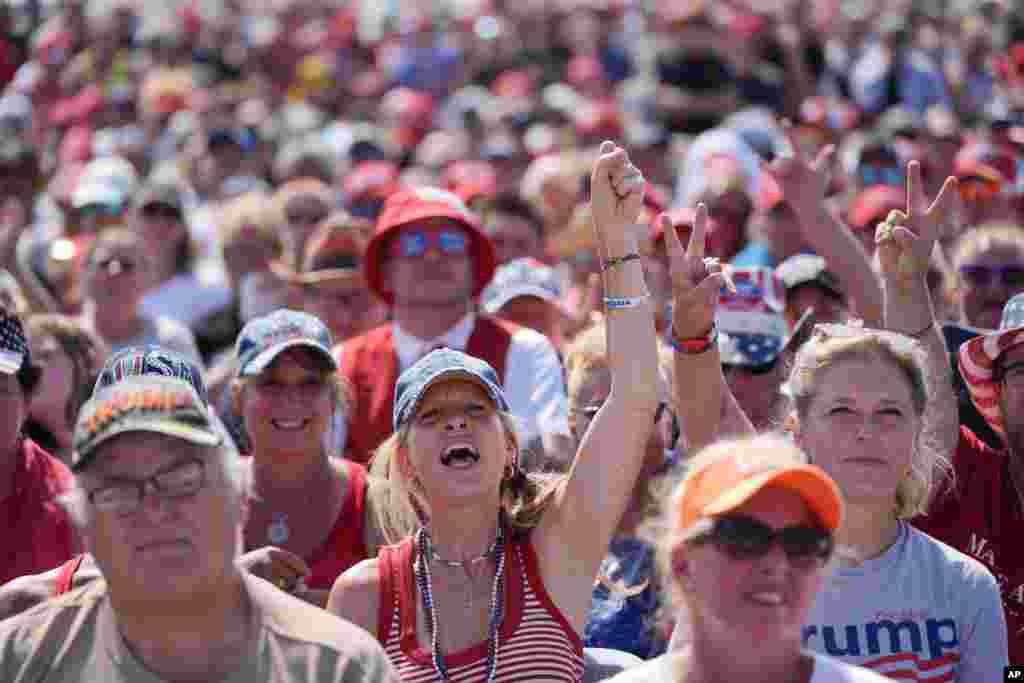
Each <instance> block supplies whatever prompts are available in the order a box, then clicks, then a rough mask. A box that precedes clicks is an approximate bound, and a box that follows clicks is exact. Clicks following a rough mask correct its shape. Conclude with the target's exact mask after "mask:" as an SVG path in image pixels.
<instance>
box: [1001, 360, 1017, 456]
mask: <svg viewBox="0 0 1024 683" xmlns="http://www.w3.org/2000/svg"><path fill="white" fill-rule="evenodd" d="M997 367H998V372H999V374H1000V375H1001V380H1000V383H1001V385H1002V390H1003V391H1002V400H1001V406H1000V408H1001V410H1002V412H1003V424H1005V425H1006V438H1007V441H1008V445H1009V447H1010V449H1011V450H1012V451H1013V452H1014V453H1024V345H1017V346H1011V347H1010V348H1009V349H1007V350H1006V351H1003V353H1002V354H1000V355H999V358H998V360H997Z"/></svg>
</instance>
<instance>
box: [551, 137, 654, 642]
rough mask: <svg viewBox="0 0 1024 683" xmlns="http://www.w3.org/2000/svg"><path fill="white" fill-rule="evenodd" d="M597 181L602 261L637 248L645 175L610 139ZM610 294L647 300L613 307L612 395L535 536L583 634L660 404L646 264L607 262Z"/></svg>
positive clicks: (555, 587) (560, 598)
mask: <svg viewBox="0 0 1024 683" xmlns="http://www.w3.org/2000/svg"><path fill="white" fill-rule="evenodd" d="M591 185H592V192H593V195H592V198H591V202H592V205H593V208H594V211H593V213H594V228H595V230H596V232H597V236H598V241H599V243H600V244H601V246H602V251H603V254H602V257H603V258H604V259H609V258H619V257H623V256H625V255H627V254H636V253H638V251H639V250H638V244H637V237H636V235H635V234H634V232H633V231H632V224H633V223H634V221H635V219H636V216H637V214H638V213H639V210H640V204H641V201H642V198H643V176H641V175H640V174H639V171H637V170H636V169H635V167H633V166H632V164H630V163H629V159H628V157H627V156H626V152H625V150H622V149H618V148H615V146H614V145H612V143H609V142H606V143H604V145H602V149H601V157H600V158H599V159H598V160H597V162H595V164H594V172H593V180H592V183H591ZM605 293H606V296H609V297H619V298H623V299H628V298H639V300H638V301H635V302H634V303H635V305H626V306H624V307H619V308H614V309H611V308H610V309H609V310H608V320H607V334H608V366H609V368H610V370H611V375H612V388H611V393H610V394H609V396H608V399H607V400H606V401H605V403H604V406H603V407H602V408H601V409H600V411H598V413H597V416H596V417H595V418H594V421H593V422H592V423H591V426H590V428H589V429H588V430H587V434H586V436H585V437H584V438H583V442H582V444H581V445H580V448H579V451H578V452H577V454H576V458H575V460H574V462H573V464H572V466H571V468H570V470H569V474H568V477H567V479H566V481H565V482H564V483H563V484H562V486H561V487H560V489H559V490H558V491H557V493H556V494H555V497H554V500H553V502H552V504H551V507H550V508H549V509H548V510H547V512H546V513H545V515H544V517H543V518H542V520H541V522H540V524H539V525H538V527H537V529H536V530H535V532H534V535H533V539H534V544H535V547H536V549H537V554H538V558H539V561H540V568H541V573H542V576H543V578H544V581H545V583H546V584H547V586H548V590H549V591H550V593H551V595H552V596H553V597H554V599H555V602H556V603H557V604H558V606H559V607H560V608H561V609H562V610H563V611H564V612H565V613H566V616H567V617H568V618H569V621H570V623H572V624H573V626H574V627H575V628H576V629H577V631H578V632H582V628H583V625H584V621H585V617H586V611H587V608H588V607H589V605H590V596H591V586H592V584H593V581H594V576H595V575H596V574H597V569H598V567H599V566H600V563H601V560H602V559H603V558H604V556H605V554H606V553H607V550H608V542H609V541H610V540H611V537H612V534H613V533H614V531H615V529H616V528H617V527H618V524H619V520H620V518H621V517H622V513H623V512H624V511H625V508H626V505H627V503H628V501H629V497H630V495H631V494H632V491H633V487H634V485H635V483H636V479H637V476H638V475H639V473H640V466H641V464H642V461H643V454H644V447H645V444H646V442H647V439H648V437H649V435H650V432H651V430H652V428H653V424H654V412H655V410H656V409H657V383H658V356H657V345H656V340H655V332H654V315H653V313H652V310H651V305H650V301H649V300H648V299H647V296H646V295H647V289H646V286H645V284H644V274H643V267H642V263H641V261H640V260H639V259H631V260H627V261H623V262H619V263H617V264H616V265H613V266H611V267H609V268H607V269H606V272H605Z"/></svg>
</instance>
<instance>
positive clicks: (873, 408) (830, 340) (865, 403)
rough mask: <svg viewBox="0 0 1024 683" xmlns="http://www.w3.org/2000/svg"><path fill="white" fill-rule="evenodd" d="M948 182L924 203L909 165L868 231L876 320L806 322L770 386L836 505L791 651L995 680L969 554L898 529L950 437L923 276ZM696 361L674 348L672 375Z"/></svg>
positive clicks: (988, 585)
mask: <svg viewBox="0 0 1024 683" xmlns="http://www.w3.org/2000/svg"><path fill="white" fill-rule="evenodd" d="M955 191H956V188H955V181H947V183H946V184H945V185H943V189H942V191H941V192H940V194H939V196H938V198H937V199H936V200H935V202H934V203H930V202H928V201H926V199H925V196H924V191H923V189H922V185H921V177H920V169H919V167H918V165H917V164H916V162H912V163H911V164H910V167H909V171H908V190H907V196H908V203H907V206H908V210H907V211H906V213H907V215H909V216H911V218H910V219H908V220H907V221H906V222H905V223H903V224H898V225H896V226H892V225H888V224H883V225H881V226H879V228H878V231H877V234H876V239H877V241H878V250H879V255H878V258H879V263H880V271H881V275H882V278H883V282H884V285H885V286H884V287H883V290H884V292H885V302H884V304H885V307H884V310H885V316H886V317H885V325H886V327H887V328H888V329H886V330H874V329H870V328H863V327H858V326H848V325H817V326H815V328H814V330H813V332H812V334H811V338H810V339H809V340H808V341H807V342H805V343H804V344H803V345H802V346H801V347H800V348H799V350H798V351H797V353H796V355H795V357H794V360H793V367H792V369H791V371H790V372H789V376H788V379H787V381H786V383H785V385H784V387H783V394H784V395H785V396H786V398H787V399H788V401H789V406H788V408H787V415H786V418H785V423H784V424H785V427H786V430H787V431H788V432H789V434H790V435H791V437H792V439H793V441H794V443H795V444H796V445H797V446H799V447H800V448H801V449H802V450H803V451H804V453H806V455H807V459H808V461H809V462H810V463H812V464H814V465H816V466H818V467H820V468H821V469H822V470H824V471H825V472H826V473H827V474H828V475H829V476H830V477H831V478H832V479H833V480H834V481H835V483H836V484H837V485H838V487H839V489H840V490H841V491H842V495H843V499H844V501H845V514H844V516H843V521H842V522H841V523H837V524H836V525H835V526H834V527H833V528H834V537H835V543H836V548H837V553H836V555H837V558H838V567H837V568H836V569H835V570H834V571H833V572H832V573H831V574H830V575H828V576H827V577H824V578H825V582H824V588H823V590H821V591H820V592H818V593H817V599H816V600H815V601H814V604H813V606H812V608H811V610H810V612H808V613H807V614H806V615H804V618H803V619H802V620H801V621H800V622H799V623H800V624H801V627H802V633H801V639H802V641H801V642H802V644H803V646H804V647H806V648H808V649H811V650H814V651H815V652H818V653H822V654H826V655H830V656H833V657H836V658H838V659H841V660H842V661H844V662H846V663H848V664H856V665H859V666H864V667H867V668H871V669H874V670H876V671H877V672H878V673H881V674H883V675H886V676H890V677H896V676H898V677H903V678H907V677H910V678H917V679H919V680H920V679H924V678H929V677H931V678H934V677H943V678H945V679H946V680H950V681H960V682H963V683H966V682H967V681H983V680H998V678H999V676H1000V675H1001V673H1000V672H1001V671H1002V670H1003V667H1004V666H1005V665H1006V663H1007V640H1006V638H1007V635H1006V621H1005V618H1004V616H1003V609H1002V605H1001V604H1000V601H999V588H998V585H997V584H996V580H995V577H994V576H993V575H992V573H991V572H990V571H988V570H987V569H986V568H985V567H984V566H983V565H982V564H981V563H980V562H978V561H977V560H975V559H973V558H971V557H969V556H968V555H966V554H964V553H962V552H960V551H957V550H954V549H953V548H951V547H949V546H947V545H945V544H943V543H940V542H939V541H936V540H935V539H933V538H932V537H931V536H928V535H927V534H925V533H923V532H921V531H919V530H917V529H916V528H915V527H914V526H911V524H910V522H911V520H912V519H914V518H915V517H918V516H919V515H921V514H922V513H924V512H925V511H926V509H927V507H928V504H929V500H930V498H931V496H932V494H933V492H935V491H936V490H937V484H938V479H939V477H940V476H941V475H942V474H943V473H944V470H945V467H944V465H946V461H945V457H944V454H945V453H946V452H947V449H949V450H951V449H952V444H951V443H950V442H951V441H952V438H951V437H955V425H956V422H957V409H956V401H955V397H953V396H952V392H951V391H948V389H934V388H932V387H931V386H930V380H928V379H927V378H928V377H929V375H928V373H935V375H934V377H935V378H936V379H935V380H934V381H935V382H936V383H941V384H942V385H943V386H949V381H950V380H949V375H948V362H947V360H946V357H945V344H944V341H943V338H942V335H941V333H940V331H939V326H938V325H937V323H936V321H935V319H934V313H933V310H932V307H931V301H930V294H929V290H928V286H927V282H926V280H925V276H926V274H927V271H928V266H929V263H930V258H931V254H932V250H933V248H934V244H935V240H936V236H937V235H938V233H939V232H940V225H941V218H940V217H941V216H942V215H943V213H944V210H945V209H946V207H947V203H948V202H949V201H950V200H951V198H952V193H953V192H955ZM699 358H700V355H690V356H687V355H685V354H677V356H676V359H677V364H676V373H677V378H678V377H679V373H681V372H682V373H685V372H687V365H686V363H687V362H689V364H690V365H693V364H694V363H695V362H697V361H698V360H699ZM926 363H927V365H926ZM926 367H927V370H926ZM722 391H727V389H724V388H723V389H722ZM702 400H703V399H702V397H701V396H700V395H699V394H695V393H694V392H689V393H687V392H683V391H678V390H677V392H676V402H677V404H679V406H678V411H679V413H680V415H682V416H684V418H683V419H682V420H681V425H682V428H683V433H684V437H688V432H690V431H691V430H693V429H694V427H693V426H692V423H691V421H690V420H688V419H686V417H687V416H688V415H690V414H691V413H692V412H693V411H694V410H695V408H693V407H691V406H689V405H688V404H690V403H698V402H701V401H702ZM926 407H927V409H928V410H927V413H926ZM708 419H710V420H713V419H714V415H713V414H709V415H708ZM697 427H698V428H699V429H700V432H701V433H704V432H706V431H707V429H708V425H706V424H705V425H698V426H697ZM926 434H927V435H928V437H930V438H934V439H937V441H936V442H935V443H934V444H933V443H932V442H931V441H930V440H929V439H928V438H924V435H926ZM687 440H688V441H689V440H690V439H689V438H688V439H687ZM795 598H796V594H794V593H787V592H785V591H783V592H781V593H780V594H779V596H778V597H775V598H773V600H772V602H774V603H775V604H776V606H777V607H788V606H790V605H792V604H795V603H794V600H795ZM681 623H685V622H684V621H683V620H681ZM679 632H680V629H679V628H677V635H678V634H679ZM903 633H905V634H906V636H905V637H904V636H903V635H902V634H903ZM682 640H683V639H682V638H679V639H677V641H676V644H680V643H681V642H682ZM783 680H784V679H783Z"/></svg>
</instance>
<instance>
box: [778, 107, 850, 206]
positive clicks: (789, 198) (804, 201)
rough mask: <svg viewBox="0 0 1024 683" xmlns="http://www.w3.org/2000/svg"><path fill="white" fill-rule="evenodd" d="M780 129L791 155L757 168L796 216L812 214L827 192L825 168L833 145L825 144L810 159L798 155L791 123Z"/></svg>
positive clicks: (784, 122) (785, 123)
mask: <svg viewBox="0 0 1024 683" xmlns="http://www.w3.org/2000/svg"><path fill="white" fill-rule="evenodd" d="M782 130H783V132H784V133H785V134H786V139H787V140H788V141H789V145H790V147H791V148H792V149H793V156H791V157H779V158H778V159H776V160H775V161H773V162H771V163H770V164H762V165H761V168H762V170H764V171H765V172H766V173H768V174H770V175H771V176H772V178H774V179H775V182H777V183H778V184H779V189H781V190H782V196H783V197H785V198H786V203H787V204H789V205H790V206H791V207H793V210H794V211H796V212H797V214H801V213H810V212H813V211H815V210H817V208H818V206H819V205H820V204H821V202H822V201H823V200H824V199H825V194H826V192H827V191H828V183H829V169H830V168H831V163H832V155H833V154H834V153H835V145H826V146H825V147H823V148H822V149H821V150H819V151H818V154H817V156H815V157H814V159H813V160H812V159H809V158H807V157H806V156H805V155H804V154H803V152H801V150H800V141H799V140H798V139H797V137H796V133H795V132H794V130H793V124H792V123H790V122H789V121H783V122H782Z"/></svg>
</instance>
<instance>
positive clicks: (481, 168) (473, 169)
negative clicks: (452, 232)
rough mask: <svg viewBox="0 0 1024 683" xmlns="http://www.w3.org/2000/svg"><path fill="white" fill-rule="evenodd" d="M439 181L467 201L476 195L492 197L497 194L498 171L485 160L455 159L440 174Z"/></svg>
mask: <svg viewBox="0 0 1024 683" xmlns="http://www.w3.org/2000/svg"><path fill="white" fill-rule="evenodd" d="M441 183H442V184H443V185H444V187H445V188H446V189H448V190H450V191H451V192H454V193H455V194H456V195H458V196H459V198H460V199H461V200H462V201H464V202H468V201H470V200H473V199H476V198H477V197H481V196H482V197H487V198H489V199H493V198H494V197H496V196H497V194H498V172H497V171H496V170H495V168H494V165H493V164H490V163H488V162H486V161H456V162H454V163H451V164H449V165H448V167H447V168H446V169H445V171H444V173H443V174H442V175H441Z"/></svg>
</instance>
